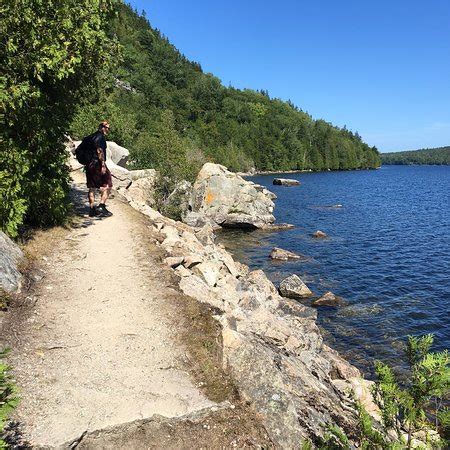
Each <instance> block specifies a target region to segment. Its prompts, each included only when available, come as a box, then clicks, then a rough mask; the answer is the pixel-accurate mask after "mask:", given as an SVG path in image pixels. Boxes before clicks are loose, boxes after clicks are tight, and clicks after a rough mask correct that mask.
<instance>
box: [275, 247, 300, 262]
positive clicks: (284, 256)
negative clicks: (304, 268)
mask: <svg viewBox="0 0 450 450" xmlns="http://www.w3.org/2000/svg"><path fill="white" fill-rule="evenodd" d="M270 257H271V258H272V259H277V260H279V261H287V260H289V259H300V258H302V256H301V255H297V254H296V253H293V252H290V251H289V250H283V249H282V248H278V247H274V248H273V249H272V251H271V252H270Z"/></svg>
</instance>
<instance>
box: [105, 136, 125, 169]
mask: <svg viewBox="0 0 450 450" xmlns="http://www.w3.org/2000/svg"><path fill="white" fill-rule="evenodd" d="M129 155H130V152H129V151H128V150H127V149H126V148H125V147H121V146H120V145H118V144H116V143H115V142H113V141H107V142H106V161H108V160H109V161H112V162H113V163H114V164H117V165H118V166H120V167H126V164H127V160H128V156H129Z"/></svg>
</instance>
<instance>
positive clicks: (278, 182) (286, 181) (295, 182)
mask: <svg viewBox="0 0 450 450" xmlns="http://www.w3.org/2000/svg"><path fill="white" fill-rule="evenodd" d="M273 184H276V185H279V186H298V185H299V184H300V181H298V180H291V179H289V178H274V179H273Z"/></svg>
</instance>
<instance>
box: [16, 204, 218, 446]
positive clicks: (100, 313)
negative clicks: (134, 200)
mask: <svg viewBox="0 0 450 450" xmlns="http://www.w3.org/2000/svg"><path fill="white" fill-rule="evenodd" d="M110 209H111V211H112V212H113V213H114V216H112V217H109V218H105V219H97V218H96V219H89V218H87V217H84V219H83V222H82V223H81V224H80V226H79V227H78V228H74V229H71V230H67V233H66V235H65V238H64V239H62V240H61V242H59V243H57V242H55V249H54V252H53V257H51V258H48V260H47V261H46V262H45V261H44V262H43V264H44V269H45V277H44V278H43V280H42V281H40V283H39V288H38V291H37V295H36V301H37V303H36V306H35V307H34V308H33V311H31V312H30V315H29V317H28V318H26V319H25V320H26V326H25V327H24V326H22V327H21V330H20V336H19V335H18V334H19V333H14V326H13V327H12V333H13V334H16V336H15V338H16V342H14V347H13V349H14V351H13V354H12V360H11V363H12V365H13V367H14V370H15V374H16V379H17V383H18V385H19V386H20V391H21V392H20V396H21V399H22V400H21V403H20V406H19V408H18V410H17V414H16V416H17V417H16V418H17V419H18V420H19V421H20V422H22V423H23V424H24V431H25V433H24V434H25V437H26V438H28V440H29V441H30V442H31V443H32V444H33V445H58V444H61V443H63V442H67V441H70V440H72V439H73V440H75V439H77V438H78V437H80V436H81V435H82V434H83V433H85V432H86V430H88V431H92V430H96V429H100V428H105V427H110V426H113V425H115V424H122V423H127V422H131V421H133V420H136V419H146V418H149V417H151V416H153V415H155V414H160V415H163V416H165V417H178V416H181V415H185V414H189V413H191V412H194V411H197V410H200V409H202V408H205V407H208V406H211V405H213V403H212V402H210V401H209V400H207V399H206V398H205V397H204V395H203V394H202V393H201V392H200V391H199V389H198V388H197V387H196V386H194V384H193V381H192V380H191V378H190V377H189V375H188V374H187V373H186V372H185V371H184V370H183V369H182V364H180V359H181V358H182V357H183V350H182V349H180V348H179V345H177V344H176V341H175V333H176V332H175V327H174V320H173V317H170V316H173V314H174V311H173V307H170V306H168V305H169V304H170V296H171V295H174V291H173V289H172V288H171V286H170V283H168V281H167V279H165V278H164V273H163V272H161V270H162V269H161V263H160V262H159V261H156V260H155V259H154V258H155V257H153V259H152V257H149V248H144V247H143V245H142V241H141V240H140V239H139V232H142V229H141V228H140V227H143V226H145V225H144V224H143V223H142V221H139V220H136V217H135V215H136V214H137V213H136V212H134V211H132V210H131V208H129V207H128V205H125V204H123V203H121V202H119V201H117V200H113V201H112V202H110ZM145 245H149V244H145ZM150 250H151V249H150ZM150 254H151V251H150ZM175 313H176V312H175Z"/></svg>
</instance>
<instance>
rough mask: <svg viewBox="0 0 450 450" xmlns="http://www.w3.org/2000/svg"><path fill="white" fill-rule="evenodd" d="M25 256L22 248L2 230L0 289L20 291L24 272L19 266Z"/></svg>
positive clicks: (0, 238) (0, 241) (0, 240)
mask: <svg viewBox="0 0 450 450" xmlns="http://www.w3.org/2000/svg"><path fill="white" fill-rule="evenodd" d="M23 258H24V256H23V253H22V250H20V248H19V247H18V246H17V245H16V244H15V243H14V242H13V241H12V240H11V239H10V238H9V237H8V236H7V235H6V234H5V233H3V231H0V290H4V291H6V292H9V293H15V292H18V291H20V285H21V280H22V274H21V273H20V271H19V268H18V267H19V265H20V263H21V261H23Z"/></svg>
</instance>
